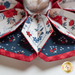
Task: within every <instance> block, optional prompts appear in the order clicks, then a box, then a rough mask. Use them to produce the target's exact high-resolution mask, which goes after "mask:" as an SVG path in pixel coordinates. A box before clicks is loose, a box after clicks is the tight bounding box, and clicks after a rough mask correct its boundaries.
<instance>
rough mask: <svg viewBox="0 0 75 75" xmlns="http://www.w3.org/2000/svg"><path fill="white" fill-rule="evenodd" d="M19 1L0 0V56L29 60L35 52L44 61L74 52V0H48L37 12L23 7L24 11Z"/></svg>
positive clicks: (66, 56) (72, 54)
mask: <svg viewBox="0 0 75 75" xmlns="http://www.w3.org/2000/svg"><path fill="white" fill-rule="evenodd" d="M19 1H20V0H18V1H15V0H13V3H12V4H13V5H12V4H11V2H12V0H10V1H9V0H8V1H6V0H4V1H3V0H1V1H0V3H1V5H0V7H2V9H0V11H2V12H1V13H0V23H1V24H2V26H1V27H0V38H1V39H0V54H1V55H5V56H8V57H11V58H15V59H19V60H23V61H32V60H33V59H34V58H36V57H37V55H38V56H39V57H40V58H42V59H43V60H45V61H47V62H49V61H54V60H59V59H64V58H68V57H71V56H74V55H75V50H74V49H75V45H74V44H75V33H74V31H75V27H74V26H75V25H74V23H75V21H74V20H75V18H74V16H75V14H74V13H72V12H74V11H75V6H74V3H75V1H74V0H71V1H70V0H57V1H55V2H54V1H51V2H50V3H49V5H48V7H47V8H45V9H44V10H45V11H43V12H42V11H41V12H40V11H39V12H38V13H36V12H34V13H33V12H31V11H30V10H28V9H27V8H26V6H25V10H24V8H23V6H22V4H21V3H19ZM20 2H21V1H20ZM53 2H54V3H53ZM51 4H52V6H51ZM51 7H52V8H51ZM4 10H5V11H4ZM70 11H72V12H70ZM27 12H28V13H29V14H30V15H28V13H27ZM10 13H11V14H10ZM43 14H44V15H43ZM23 22H24V25H22V23H23ZM1 24H0V25H1ZM22 26H23V28H22ZM13 31H15V32H13ZM53 31H54V32H53ZM58 31H59V32H58ZM11 32H13V33H11ZM10 33H11V34H10ZM52 33H53V34H52ZM8 34H9V35H8ZM64 34H65V35H64ZM6 35H7V36H6ZM69 37H70V38H69ZM49 38H50V39H49ZM28 42H29V43H28ZM70 44H71V45H70Z"/></svg>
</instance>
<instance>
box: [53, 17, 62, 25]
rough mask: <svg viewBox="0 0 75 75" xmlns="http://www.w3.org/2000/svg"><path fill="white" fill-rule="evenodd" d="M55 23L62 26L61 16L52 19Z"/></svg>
mask: <svg viewBox="0 0 75 75" xmlns="http://www.w3.org/2000/svg"><path fill="white" fill-rule="evenodd" d="M53 19H54V20H55V21H56V22H58V23H59V24H61V25H62V16H56V17H54V18H53Z"/></svg>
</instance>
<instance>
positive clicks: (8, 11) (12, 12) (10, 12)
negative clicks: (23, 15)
mask: <svg viewBox="0 0 75 75" xmlns="http://www.w3.org/2000/svg"><path fill="white" fill-rule="evenodd" d="M3 14H4V15H5V17H7V18H10V17H13V16H14V15H17V11H16V10H14V9H10V10H7V11H5V12H3Z"/></svg>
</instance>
